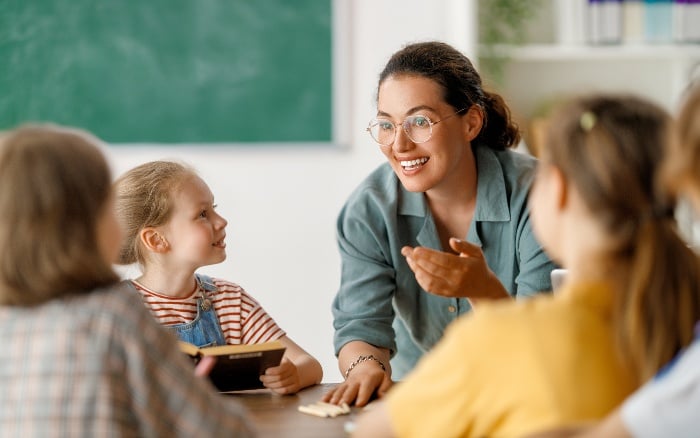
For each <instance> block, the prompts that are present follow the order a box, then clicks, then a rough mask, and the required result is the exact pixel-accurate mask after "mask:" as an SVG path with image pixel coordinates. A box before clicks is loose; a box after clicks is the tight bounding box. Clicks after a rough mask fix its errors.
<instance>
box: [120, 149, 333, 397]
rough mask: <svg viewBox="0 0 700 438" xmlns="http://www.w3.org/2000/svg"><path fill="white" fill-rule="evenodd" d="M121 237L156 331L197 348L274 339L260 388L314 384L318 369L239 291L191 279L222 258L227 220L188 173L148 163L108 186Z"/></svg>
mask: <svg viewBox="0 0 700 438" xmlns="http://www.w3.org/2000/svg"><path fill="white" fill-rule="evenodd" d="M115 187H116V192H117V215H118V217H119V220H120V222H121V224H122V226H123V227H124V230H125V235H126V237H125V239H124V244H123V246H122V248H121V251H120V256H119V261H120V263H122V264H131V263H138V264H139V266H140V267H141V275H140V276H139V277H138V278H135V279H133V280H131V281H130V284H131V286H132V288H133V289H134V290H135V291H138V293H139V294H140V295H141V297H142V298H143V301H144V303H145V304H146V306H148V307H149V308H150V310H151V311H152V313H153V314H154V315H155V317H156V318H157V319H158V321H160V323H161V324H163V325H165V326H167V327H168V328H169V329H171V330H173V331H174V332H176V333H177V335H178V336H179V338H180V339H181V340H184V341H187V342H190V343H192V344H195V345H197V346H199V347H204V346H209V345H225V344H254V343H261V342H267V341H272V340H280V341H281V342H282V343H283V344H284V345H285V347H286V352H285V355H284V357H283V359H282V363H281V364H280V365H279V366H277V367H272V368H268V369H267V371H266V372H265V374H264V375H262V376H261V377H260V380H261V381H262V383H263V384H264V385H265V387H267V388H269V389H271V390H273V391H275V392H277V393H280V394H293V393H296V392H297V391H299V390H300V389H302V388H305V387H307V386H310V385H314V384H317V383H320V381H321V378H322V375H323V371H322V369H321V365H320V363H319V362H318V361H317V360H316V359H315V358H314V357H312V356H311V355H310V354H309V353H307V352H306V351H304V350H303V349H302V348H301V347H299V346H298V345H297V344H296V343H295V342H294V341H292V340H291V339H290V338H289V337H288V336H287V334H286V333H285V332H284V331H283V330H282V329H281V328H280V327H279V326H278V325H277V324H276V323H275V321H274V320H273V319H272V317H270V316H269V315H268V314H267V312H266V311H265V309H263V308H262V306H261V305H260V304H259V303H258V302H257V301H256V300H255V299H254V298H253V297H252V296H251V295H249V294H248V293H247V292H246V291H245V290H243V288H241V287H240V286H238V285H237V284H234V283H231V282H229V281H226V280H222V279H217V278H211V277H209V276H206V275H203V274H199V273H197V272H196V271H197V269H199V268H201V267H202V266H207V265H212V264H216V263H220V262H222V261H224V260H225V259H226V240H225V239H226V225H227V221H226V219H224V218H223V217H222V216H221V215H220V214H219V213H217V211H216V204H215V203H214V195H213V194H212V193H211V190H210V189H209V186H207V184H206V183H205V182H204V180H202V178H200V177H199V176H198V175H197V173H196V172H195V171H194V170H193V169H192V168H190V167H188V166H186V165H183V164H181V163H176V162H171V161H152V162H149V163H145V164H142V165H140V166H137V167H135V168H134V169H132V170H130V171H128V172H126V173H125V174H124V175H122V176H121V177H120V178H119V179H118V180H117V181H116V183H115Z"/></svg>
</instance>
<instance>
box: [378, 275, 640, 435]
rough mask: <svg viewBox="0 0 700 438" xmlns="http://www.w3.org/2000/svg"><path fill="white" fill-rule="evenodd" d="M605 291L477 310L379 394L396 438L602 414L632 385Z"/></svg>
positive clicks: (504, 431)
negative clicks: (384, 395)
mask: <svg viewBox="0 0 700 438" xmlns="http://www.w3.org/2000/svg"><path fill="white" fill-rule="evenodd" d="M613 293H614V292H613V291H612V290H611V288H610V287H608V286H606V285H603V284H600V283H596V284H579V285H576V286H570V287H568V288H565V289H562V290H561V291H560V292H558V293H557V294H555V295H553V296H550V295H548V296H540V297H536V298H531V299H528V300H523V301H517V302H510V303H507V304H505V303H493V304H486V305H483V304H482V305H480V306H479V307H478V308H477V309H476V310H475V311H474V313H473V315H467V316H465V317H463V318H461V319H459V320H457V321H456V322H455V323H453V324H452V325H451V326H449V327H448V329H447V331H446V332H445V336H444V338H443V339H442V340H441V341H440V342H439V343H438V344H437V345H436V346H435V348H434V350H433V351H432V352H431V353H429V354H428V355H426V356H424V358H423V359H422V360H421V361H420V362H419V364H418V366H417V367H416V368H415V370H414V371H413V372H412V373H411V374H409V375H408V376H407V377H406V379H405V380H404V381H403V382H401V383H398V384H397V385H396V386H394V387H393V388H392V390H391V391H390V392H389V394H388V395H387V408H388V410H389V415H390V418H391V423H392V426H393V428H394V430H395V431H396V432H397V434H398V436H400V437H443V438H444V437H453V436H454V437H486V436H489V437H490V436H497V437H510V436H521V435H523V434H527V433H532V432H537V431H540V430H543V429H548V428H552V427H556V426H562V425H567V424H572V423H578V422H581V421H586V420H593V419H597V418H601V417H603V416H604V415H605V414H607V413H608V412H609V411H611V410H612V409H613V408H614V407H616V406H617V405H619V404H620V402H622V400H623V399H624V398H625V397H626V396H627V395H628V394H630V393H631V392H632V391H633V390H634V389H635V387H636V382H635V380H634V379H633V377H632V376H631V375H629V373H627V372H626V371H625V369H623V367H622V365H621V363H620V361H619V358H618V356H617V355H616V351H615V346H614V340H613V333H612V326H611V313H612V304H613V303H612V301H613Z"/></svg>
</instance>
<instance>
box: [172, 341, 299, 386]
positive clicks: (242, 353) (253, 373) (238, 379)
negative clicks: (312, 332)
mask: <svg viewBox="0 0 700 438" xmlns="http://www.w3.org/2000/svg"><path fill="white" fill-rule="evenodd" d="M179 344H180V350H181V351H182V352H183V353H185V354H187V355H188V356H190V357H192V358H193V360H194V361H195V363H196V362H198V361H199V360H200V359H201V358H202V357H204V356H214V357H216V365H214V368H213V369H212V370H211V372H210V373H209V379H210V380H211V382H212V383H213V384H214V386H216V388H217V389H218V390H219V391H220V392H228V391H240V390H244V389H260V388H264V386H263V384H262V382H261V381H260V376H261V375H263V374H265V370H266V369H268V368H269V367H275V366H278V365H279V364H280V362H281V361H282V356H283V355H284V350H285V347H284V345H283V344H282V343H281V342H280V341H270V342H265V343H262V344H243V345H219V346H214V347H201V348H200V347H197V346H195V345H192V344H190V343H188V342H184V341H179Z"/></svg>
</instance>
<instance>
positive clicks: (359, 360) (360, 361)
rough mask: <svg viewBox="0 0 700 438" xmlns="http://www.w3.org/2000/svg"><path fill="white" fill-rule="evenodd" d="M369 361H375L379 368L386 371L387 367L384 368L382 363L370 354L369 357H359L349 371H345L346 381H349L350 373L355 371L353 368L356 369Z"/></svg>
mask: <svg viewBox="0 0 700 438" xmlns="http://www.w3.org/2000/svg"><path fill="white" fill-rule="evenodd" d="M367 360H373V361H375V362H377V363H378V364H379V366H380V367H382V370H383V371H386V367H385V366H384V364H383V363H382V361H381V360H379V359H377V358H376V357H375V356H374V355H373V354H370V355H367V356H359V357H358V358H357V359H355V361H354V362H353V363H351V364H350V366H349V367H348V370H347V371H345V380H347V379H348V375H349V374H350V371H352V370H353V368H355V367H356V366H357V365H358V364H360V363H362V362H365V361H367Z"/></svg>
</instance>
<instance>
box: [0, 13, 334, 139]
mask: <svg viewBox="0 0 700 438" xmlns="http://www.w3.org/2000/svg"><path fill="white" fill-rule="evenodd" d="M331 3H332V0H44V1H42V0H0V129H7V128H9V127H13V126H15V125H17V124H19V123H22V122H26V121H51V122H56V123H61V124H67V125H71V126H78V127H82V128H84V129H88V130H90V131H92V132H94V133H95V134H96V135H98V136H99V137H100V138H102V139H104V140H106V141H108V142H111V143H141V142H148V143H193V142H194V143H232V142H233V143H235V142H243V143H279V142H330V141H331V140H332V133H331V127H332V126H331V125H332V118H331V110H332V96H331V86H332V84H331V82H332V53H331V51H332V43H331V40H332V29H331V24H332V11H331V9H332V8H331V6H332V5H331Z"/></svg>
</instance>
